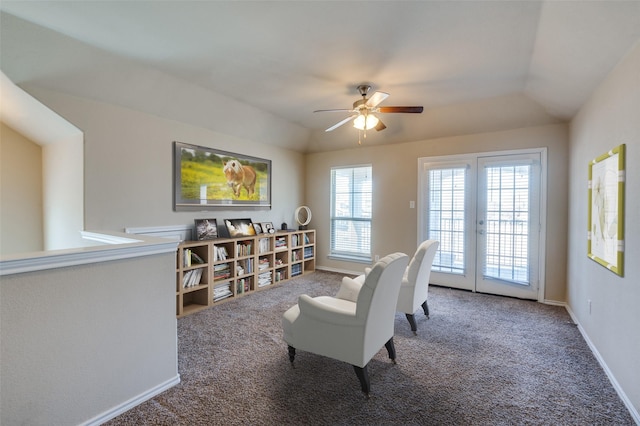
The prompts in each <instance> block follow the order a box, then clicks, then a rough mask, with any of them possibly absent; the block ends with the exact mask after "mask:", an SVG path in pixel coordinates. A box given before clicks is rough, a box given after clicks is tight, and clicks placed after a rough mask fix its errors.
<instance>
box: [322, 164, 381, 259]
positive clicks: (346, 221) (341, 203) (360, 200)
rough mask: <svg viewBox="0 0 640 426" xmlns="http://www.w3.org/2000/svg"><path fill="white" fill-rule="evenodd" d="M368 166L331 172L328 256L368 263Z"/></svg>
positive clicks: (369, 246)
mask: <svg viewBox="0 0 640 426" xmlns="http://www.w3.org/2000/svg"><path fill="white" fill-rule="evenodd" d="M372 190H373V185H372V178H371V166H357V167H334V168H332V169H331V237H330V241H331V248H330V256H331V257H337V258H342V259H347V260H355V261H363V262H370V261H371V211H372V203H373V191H372Z"/></svg>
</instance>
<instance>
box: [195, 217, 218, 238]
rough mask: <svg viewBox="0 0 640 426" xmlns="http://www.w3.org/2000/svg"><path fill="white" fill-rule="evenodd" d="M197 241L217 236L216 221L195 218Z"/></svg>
mask: <svg viewBox="0 0 640 426" xmlns="http://www.w3.org/2000/svg"><path fill="white" fill-rule="evenodd" d="M195 224H196V239H197V240H198V241H203V240H212V239H214V238H218V222H217V221H216V220H215V219H195Z"/></svg>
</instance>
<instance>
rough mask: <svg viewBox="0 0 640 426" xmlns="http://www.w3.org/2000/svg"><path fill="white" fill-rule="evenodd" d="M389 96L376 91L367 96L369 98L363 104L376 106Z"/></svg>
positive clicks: (371, 106) (370, 106)
mask: <svg viewBox="0 0 640 426" xmlns="http://www.w3.org/2000/svg"><path fill="white" fill-rule="evenodd" d="M388 97H389V94H388V93H384V92H376V93H374V94H373V95H371V97H370V98H369V100H368V101H367V102H366V103H365V105H366V106H367V107H369V108H375V107H376V106H378V104H379V103H380V102H382V101H384V100H385V99H387V98H388Z"/></svg>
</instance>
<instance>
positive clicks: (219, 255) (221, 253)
mask: <svg viewBox="0 0 640 426" xmlns="http://www.w3.org/2000/svg"><path fill="white" fill-rule="evenodd" d="M227 257H229V253H228V252H227V248H226V247H225V246H214V247H213V260H214V262H215V261H217V260H227Z"/></svg>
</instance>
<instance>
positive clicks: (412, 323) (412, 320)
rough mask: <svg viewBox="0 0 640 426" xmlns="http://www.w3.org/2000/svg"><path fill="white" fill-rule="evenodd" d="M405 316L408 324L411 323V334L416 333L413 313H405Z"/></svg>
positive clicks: (416, 328) (416, 327)
mask: <svg viewBox="0 0 640 426" xmlns="http://www.w3.org/2000/svg"><path fill="white" fill-rule="evenodd" d="M405 316H406V317H407V321H409V325H411V331H413V334H415V335H417V334H418V326H417V325H416V319H415V318H414V316H413V314H405Z"/></svg>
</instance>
